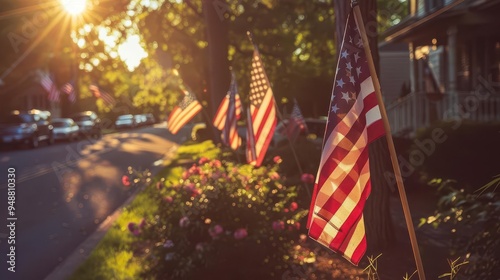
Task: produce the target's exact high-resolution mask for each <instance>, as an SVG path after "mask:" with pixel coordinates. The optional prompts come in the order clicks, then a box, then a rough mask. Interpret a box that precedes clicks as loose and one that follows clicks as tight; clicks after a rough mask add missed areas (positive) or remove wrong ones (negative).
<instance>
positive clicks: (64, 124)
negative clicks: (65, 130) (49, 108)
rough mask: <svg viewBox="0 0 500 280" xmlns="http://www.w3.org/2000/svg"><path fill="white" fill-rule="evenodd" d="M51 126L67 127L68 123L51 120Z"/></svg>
mask: <svg viewBox="0 0 500 280" xmlns="http://www.w3.org/2000/svg"><path fill="white" fill-rule="evenodd" d="M52 126H53V127H69V123H67V122H63V121H56V122H52Z"/></svg>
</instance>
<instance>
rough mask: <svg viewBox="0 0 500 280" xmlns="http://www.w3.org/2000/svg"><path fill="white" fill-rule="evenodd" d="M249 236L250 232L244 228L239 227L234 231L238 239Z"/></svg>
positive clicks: (235, 237)
mask: <svg viewBox="0 0 500 280" xmlns="http://www.w3.org/2000/svg"><path fill="white" fill-rule="evenodd" d="M247 236H248V232H247V230H246V229H244V228H239V229H237V230H235V231H234V239H236V240H241V239H243V238H245V237H247Z"/></svg>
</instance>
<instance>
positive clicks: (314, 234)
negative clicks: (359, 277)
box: [307, 11, 385, 265]
mask: <svg viewBox="0 0 500 280" xmlns="http://www.w3.org/2000/svg"><path fill="white" fill-rule="evenodd" d="M343 38H344V39H343V42H342V46H341V48H340V57H339V59H338V67H337V73H336V75H335V80H334V85H333V91H332V98H331V103H330V107H329V114H328V122H327V126H326V132H325V138H324V139H325V140H324V143H323V150H322V154H321V161H320V164H319V169H318V174H317V176H316V181H315V186H314V193H313V198H312V202H311V208H310V211H309V219H308V223H307V224H308V228H309V236H310V237H311V238H312V239H314V240H316V241H318V242H319V243H320V244H322V245H324V246H326V247H328V248H330V249H332V250H333V251H335V252H337V253H339V254H342V255H343V256H344V257H345V258H346V259H347V260H349V261H350V262H352V263H353V264H356V265H357V264H358V263H359V261H360V260H361V258H362V257H363V255H364V254H365V251H366V236H365V227H364V220H363V208H364V206H365V202H366V199H367V198H368V195H369V194H370V190H371V183H370V164H369V160H368V144H369V143H371V142H372V141H374V140H375V139H377V138H378V137H380V136H382V135H384V133H385V131H384V128H383V122H382V120H381V115H380V110H379V106H378V102H377V98H376V95H375V89H374V85H373V81H372V77H371V76H370V73H369V68H368V62H367V58H366V54H365V52H364V50H363V41H362V39H361V36H360V33H359V30H358V27H357V24H356V22H355V19H354V14H353V12H352V11H351V13H350V14H349V16H348V18H347V24H346V29H345V33H344V37H343Z"/></svg>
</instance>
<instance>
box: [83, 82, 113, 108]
mask: <svg viewBox="0 0 500 280" xmlns="http://www.w3.org/2000/svg"><path fill="white" fill-rule="evenodd" d="M89 89H90V91H92V94H93V95H94V97H95V98H97V99H99V98H101V99H102V101H104V104H105V105H106V106H108V107H112V106H114V105H115V104H116V100H115V98H114V97H113V96H111V95H110V94H109V93H107V92H105V91H103V90H101V89H100V88H99V87H98V86H97V85H95V84H92V85H90V86H89Z"/></svg>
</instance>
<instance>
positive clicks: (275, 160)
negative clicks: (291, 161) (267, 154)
mask: <svg viewBox="0 0 500 280" xmlns="http://www.w3.org/2000/svg"><path fill="white" fill-rule="evenodd" d="M273 161H274V163H277V164H280V163H281V162H282V161H283V160H282V159H281V157H280V156H275V157H274V158H273Z"/></svg>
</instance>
